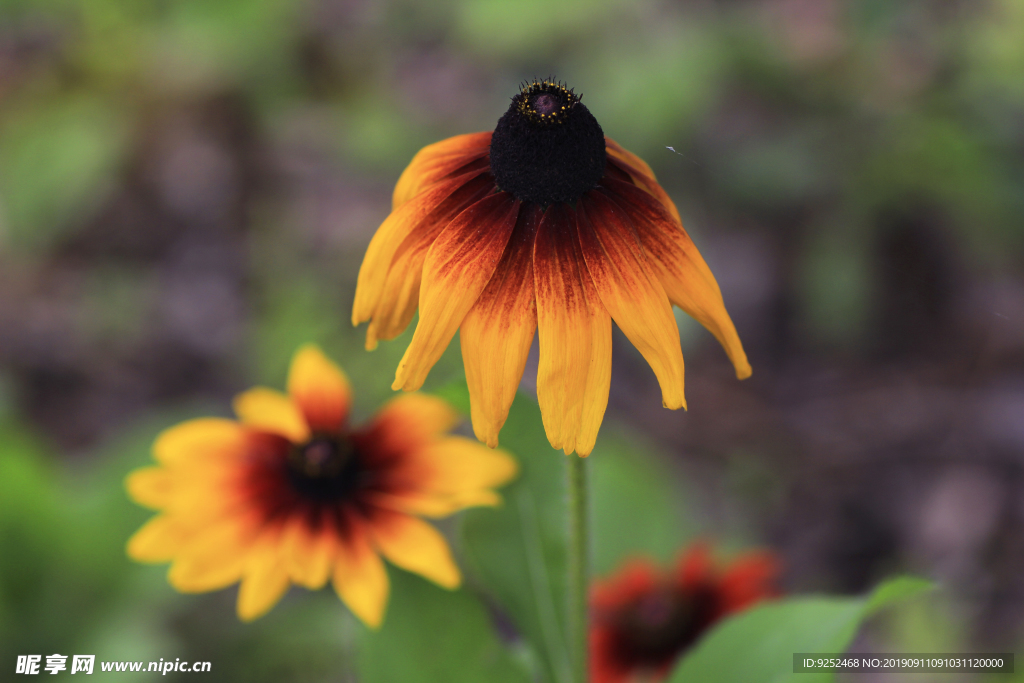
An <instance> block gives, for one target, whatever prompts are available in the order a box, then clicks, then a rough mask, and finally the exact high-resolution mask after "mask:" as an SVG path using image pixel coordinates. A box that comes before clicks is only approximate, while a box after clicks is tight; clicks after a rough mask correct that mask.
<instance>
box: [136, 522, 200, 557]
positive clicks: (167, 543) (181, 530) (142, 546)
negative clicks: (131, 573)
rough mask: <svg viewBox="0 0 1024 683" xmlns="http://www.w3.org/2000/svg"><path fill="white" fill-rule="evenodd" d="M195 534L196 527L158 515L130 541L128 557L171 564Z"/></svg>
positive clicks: (143, 526)
mask: <svg viewBox="0 0 1024 683" xmlns="http://www.w3.org/2000/svg"><path fill="white" fill-rule="evenodd" d="M194 533H195V528H194V527H192V526H190V525H188V524H184V523H183V522H182V521H181V520H180V519H178V518H176V517H175V516H173V515H157V516H156V517H154V518H153V519H151V520H149V521H148V522H146V523H145V524H143V525H142V528H140V529H139V530H138V531H136V532H135V533H134V534H132V537H131V538H129V539H128V545H127V552H128V557H130V558H132V559H133V560H135V561H137V562H170V561H171V560H172V559H174V556H175V555H176V554H177V553H178V552H179V551H180V550H181V549H182V548H183V547H184V546H185V545H186V544H187V543H188V542H189V541H190V540H191V538H192V535H193V534H194Z"/></svg>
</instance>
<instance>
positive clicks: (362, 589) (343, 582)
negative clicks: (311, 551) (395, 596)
mask: <svg viewBox="0 0 1024 683" xmlns="http://www.w3.org/2000/svg"><path fill="white" fill-rule="evenodd" d="M333 580H334V590H335V591H336V592H337V593H338V597H340V598H341V599H342V601H344V603H345V604H346V605H348V608H349V609H350V610H352V613H353V614H355V615H356V616H357V617H359V618H360V619H361V620H362V621H363V623H364V624H366V625H367V626H369V627H370V628H372V629H376V628H378V627H379V626H380V624H381V621H383V619H384V608H385V607H386V606H387V601H388V574H387V571H386V570H385V569H384V563H383V562H382V561H381V559H380V556H379V555H377V553H376V552H375V551H374V550H373V548H372V547H370V543H369V541H368V539H367V538H366V536H365V535H364V533H363V532H357V533H354V534H353V535H352V537H351V538H349V539H348V541H347V542H346V543H343V544H339V546H338V554H337V557H336V559H335V561H334V575H333Z"/></svg>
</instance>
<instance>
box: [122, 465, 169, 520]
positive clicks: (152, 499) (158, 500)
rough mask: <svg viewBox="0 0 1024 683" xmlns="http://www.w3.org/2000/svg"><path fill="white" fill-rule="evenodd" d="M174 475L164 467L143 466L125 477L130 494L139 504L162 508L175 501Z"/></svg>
mask: <svg viewBox="0 0 1024 683" xmlns="http://www.w3.org/2000/svg"><path fill="white" fill-rule="evenodd" d="M174 479H175V477H174V475H172V474H171V472H170V470H169V469H167V468H164V467H143V468H140V469H137V470H135V471H134V472H132V473H130V474H129V475H128V477H127V478H126V479H125V488H126V489H127V490H128V496H129V497H130V498H131V499H132V500H134V501H135V502H136V503H138V504H139V505H142V506H145V507H148V508H151V509H153V510H161V509H163V508H165V507H167V506H168V505H170V504H171V503H172V502H173V501H174V490H175V486H174V483H175V482H174Z"/></svg>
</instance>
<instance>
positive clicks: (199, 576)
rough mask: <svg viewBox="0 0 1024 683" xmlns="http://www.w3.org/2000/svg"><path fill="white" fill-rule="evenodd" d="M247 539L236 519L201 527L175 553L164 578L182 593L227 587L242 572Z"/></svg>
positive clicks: (236, 579) (248, 542)
mask: <svg viewBox="0 0 1024 683" xmlns="http://www.w3.org/2000/svg"><path fill="white" fill-rule="evenodd" d="M250 542H251V541H250V538H249V536H248V535H247V534H246V533H245V530H244V529H243V527H242V525H241V524H240V522H239V521H238V520H235V519H223V520H218V521H216V522H214V523H211V524H210V525H208V526H207V527H205V528H200V529H198V530H197V531H196V533H195V536H193V537H192V538H191V539H190V540H189V541H188V542H187V543H186V544H185V545H184V546H183V547H182V548H181V549H180V550H179V551H178V553H177V554H176V555H175V558H174V563H173V564H172V565H171V568H170V569H169V570H168V572H167V580H168V581H169V582H170V584H171V585H172V586H173V587H174V588H175V589H176V590H178V591H181V592H182V593H203V592H205V591H212V590H218V589H220V588H224V587H225V586H229V585H231V584H232V583H234V582H235V581H238V579H239V578H240V577H241V575H242V568H243V566H244V562H245V557H246V555H247V554H248V550H249V544H250Z"/></svg>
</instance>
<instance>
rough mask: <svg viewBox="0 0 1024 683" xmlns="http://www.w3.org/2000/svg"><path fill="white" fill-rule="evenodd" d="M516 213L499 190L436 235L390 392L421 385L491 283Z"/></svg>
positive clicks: (515, 205) (516, 208)
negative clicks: (412, 331)
mask: <svg viewBox="0 0 1024 683" xmlns="http://www.w3.org/2000/svg"><path fill="white" fill-rule="evenodd" d="M518 213H519V201H518V200H516V199H514V198H513V197H512V196H511V195H509V194H508V193H505V192H499V193H498V194H494V195H490V196H488V197H485V198H484V199H481V200H480V201H478V202H477V203H476V204H473V205H472V206H470V207H469V208H468V209H466V210H465V211H463V212H462V213H460V214H459V215H458V216H456V217H455V219H454V220H453V221H452V222H451V223H449V224H448V227H446V228H445V229H444V230H443V231H442V232H441V234H440V235H438V237H437V239H436V240H435V241H434V244H433V246H431V247H430V251H429V252H428V253H427V259H426V262H425V263H424V264H423V283H422V285H421V287H420V320H419V324H418V325H417V326H416V332H415V334H414V335H413V338H412V342H410V343H409V348H407V349H406V350H405V355H404V356H403V357H402V360H401V362H400V363H399V365H398V371H397V372H396V373H395V382H394V384H392V385H391V388H392V389H404V390H406V391H414V390H416V389H419V388H420V387H421V386H422V385H423V380H425V379H426V377H427V373H428V372H429V371H430V368H432V367H433V366H434V363H436V362H437V359H438V358H440V357H441V354H442V353H444V350H445V348H447V346H448V343H449V342H450V341H451V339H452V337H453V336H455V331H456V330H457V329H458V328H459V325H461V324H462V321H463V319H464V318H465V317H466V313H468V312H469V309H470V308H472V306H473V304H474V303H476V300H477V298H479V296H480V292H481V291H483V289H484V287H485V286H486V285H487V281H488V280H490V279H491V275H493V273H494V269H495V267H496V266H497V264H498V260H499V259H500V258H501V254H502V252H503V251H504V250H505V245H506V244H508V238H509V235H511V233H512V228H513V227H514V226H515V223H516V215H517V214H518Z"/></svg>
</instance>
